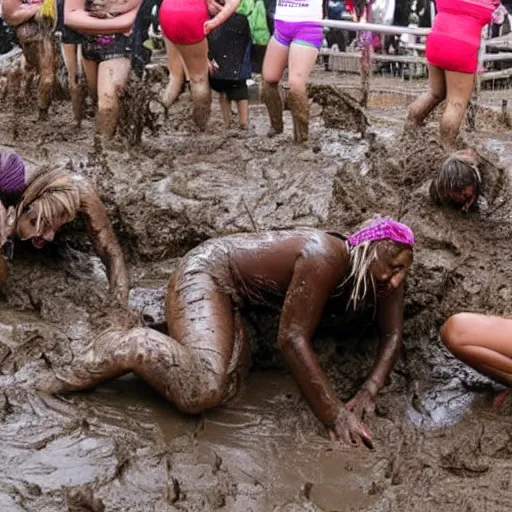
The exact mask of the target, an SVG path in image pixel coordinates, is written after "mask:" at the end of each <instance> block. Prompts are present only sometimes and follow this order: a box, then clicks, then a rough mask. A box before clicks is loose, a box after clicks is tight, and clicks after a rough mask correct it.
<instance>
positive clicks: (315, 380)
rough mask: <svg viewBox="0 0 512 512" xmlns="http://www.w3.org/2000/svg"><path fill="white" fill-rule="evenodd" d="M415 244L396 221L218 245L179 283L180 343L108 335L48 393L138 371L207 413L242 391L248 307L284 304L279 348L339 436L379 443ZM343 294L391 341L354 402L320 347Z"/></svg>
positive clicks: (147, 332)
mask: <svg viewBox="0 0 512 512" xmlns="http://www.w3.org/2000/svg"><path fill="white" fill-rule="evenodd" d="M413 244H414V236H413V234H412V232H411V230H410V229H409V228H408V227H407V226H405V225H403V224H400V223H398V222H395V221H392V220H390V219H379V220H377V221H374V222H373V223H371V224H370V225H369V226H368V227H366V228H364V229H361V230H360V231H358V232H357V233H355V234H354V235H352V236H350V237H348V238H347V237H345V236H343V235H339V234H335V233H325V232H322V231H318V230H314V229H296V230H292V231H277V232H267V233H260V234H242V235H234V236H228V237H224V238H219V239H216V240H210V241H207V242H205V243H203V244H202V245H200V246H199V247H197V248H195V249H194V250H192V251H190V252H189V253H188V254H187V255H186V256H185V257H184V258H183V259H182V260H181V262H180V264H179V266H178V269H177V271H176V272H175V274H174V275H173V276H172V278H171V280H170V284H169V288H168V295H167V302H166V313H167V322H168V328H169V335H170V337H169V336H165V335H164V334H161V333H159V332H157V331H154V330H152V329H149V328H135V329H131V330H126V329H125V330H110V331H106V332H104V333H103V334H101V335H100V336H99V337H98V338H97V339H96V340H95V342H94V343H93V345H92V348H90V349H88V352H87V354H86V357H85V360H81V361H80V362H78V359H79V358H76V359H75V360H76V361H77V363H76V364H74V365H73V367H71V368H70V369H67V370H65V371H64V373H60V374H57V375H56V376H55V378H53V377H51V378H50V379H51V382H50V383H49V382H48V381H46V384H45V385H44V386H41V387H42V388H44V389H45V390H46V391H51V392H62V391H71V390H78V389H84V388H88V387H91V386H94V385H96V384H98V383H100V382H102V381H103V380H105V379H110V378H114V377H118V376H120V375H122V374H125V373H128V372H130V371H133V372H135V373H136V374H137V375H139V376H140V377H141V378H143V379H144V380H146V381H147V382H149V383H150V384H151V385H152V386H154V387H155V388H156V389H157V390H158V391H159V392H160V393H162V395H164V396H165V397H166V398H167V399H168V400H170V401H171V402H173V403H175V404H176V405H177V406H178V407H179V408H180V409H181V410H182V411H184V412H187V413H192V414H195V413H200V412H202V411H204V410H206V409H210V408H212V407H216V406H219V405H221V404H224V403H226V402H227V401H228V400H229V399H231V398H233V397H234V396H235V395H236V393H237V391H238V390H239V389H240V386H241V380H242V377H243V373H244V372H243V371H244V368H245V367H246V363H247V357H248V351H249V346H248V341H247V338H246V332H245V326H244V320H243V317H242V306H243V305H244V304H258V303H259V304H263V305H274V306H278V307H282V311H281V319H280V324H279V332H278V345H279V348H280V349H281V352H282V354H283V356H284V358H285V360H286V362H287V364H288V366H289V368H290V371H291V372H292V374H293V376H294V378H295V380H296V381H297V384H298V386H299V388H300V389H301V391H302V393H303V395H304V397H305V398H306V400H307V402H308V403H309V405H310V407H311V408H312V409H313V412H314V413H315V414H316V416H317V418H318V419H319V420H320V421H321V422H322V423H323V424H324V425H325V426H326V427H327V429H328V431H329V437H330V438H331V439H332V440H336V439H339V440H343V441H345V442H349V443H350V442H352V443H356V444H359V443H360V441H361V440H363V441H364V442H366V443H369V444H371V442H372V440H371V437H370V434H369V432H368V431H367V429H366V428H365V427H364V426H363V424H362V419H363V417H364V416H365V415H366V414H367V413H370V412H372V411H373V409H374V400H375V397H376V395H377V392H378V391H379V390H380V389H381V388H382V387H383V386H384V384H385V383H386V379H387V378H388V376H389V374H390V372H391V369H392V368H393V365H394V363H395V361H396V359H397V357H398V353H399V350H400V346H401V342H402V327H403V300H404V278H405V276H406V274H407V272H408V270H409V267H410V265H411V262H412V258H413V251H412V247H413ZM336 299H337V300H340V301H343V300H344V299H345V305H347V304H348V305H349V306H351V307H353V308H354V309H358V308H359V307H361V306H362V305H363V303H365V301H366V300H367V299H369V300H374V301H375V305H376V306H377V322H378V328H379V332H380V340H381V341H380V348H379V353H378V357H377V360H376V361H375V364H374V366H373V369H372V371H371V372H370V375H369V376H368V378H367V379H366V381H365V383H364V385H363V387H362V388H361V390H360V391H359V392H358V393H357V394H356V395H355V397H354V398H352V400H351V401H350V402H348V403H347V404H346V405H345V406H344V405H343V404H342V403H341V401H340V400H339V398H338V397H337V396H336V393H335V392H334V390H333V388H332V386H331V384H330V383H329V381H328V379H327V376H326V374H325V373H324V371H323V370H322V368H321V367H320V364H319V361H318V359H317V357H316V355H315V353H314V352H313V350H312V347H311V343H312V340H313V337H314V335H315V331H316V329H317V327H318V324H319V322H320V319H321V316H322V313H323V311H324V308H325V307H326V305H327V303H328V302H330V301H334V300H336ZM347 301H348V302H347ZM338 307H340V306H339V305H338Z"/></svg>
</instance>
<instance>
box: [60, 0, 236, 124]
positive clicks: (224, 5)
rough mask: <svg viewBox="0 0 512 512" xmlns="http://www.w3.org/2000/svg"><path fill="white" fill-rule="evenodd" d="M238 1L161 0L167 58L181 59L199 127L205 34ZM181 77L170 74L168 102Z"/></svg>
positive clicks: (203, 114) (205, 91) (204, 98)
mask: <svg viewBox="0 0 512 512" xmlns="http://www.w3.org/2000/svg"><path fill="white" fill-rule="evenodd" d="M68 1H69V0H68ZM239 4H240V0H224V1H222V2H216V1H214V0H208V1H207V0H163V2H162V5H161V7H160V13H159V17H160V27H161V28H162V32H163V33H164V36H165V38H166V39H167V40H168V41H170V42H171V43H172V45H167V48H168V49H170V50H172V51H173V53H174V55H172V56H171V57H170V58H173V59H174V61H175V62H176V63H177V64H178V61H177V57H178V55H179V56H181V59H182V60H183V66H184V69H186V71H187V74H188V78H189V87H190V95H191V97H192V103H193V112H192V117H193V119H194V123H195V124H196V126H197V127H198V128H199V129H200V130H205V129H206V124H207V122H208V119H209V118H210V110H211V100H212V95H211V90H210V85H209V83H208V41H207V39H206V36H207V35H208V34H209V33H210V32H211V31H212V30H215V29H216V28H217V27H219V26H220V25H222V23H224V22H225V21H226V20H227V19H228V18H229V17H230V16H231V15H232V14H233V13H234V12H235V11H236V10H237V8H238V6H239ZM211 16H212V17H211ZM210 17H211V19H210ZM178 65H179V64H178ZM181 77H182V75H181V73H179V74H178V75H177V76H173V75H172V74H171V76H170V80H171V82H170V85H169V86H168V90H169V91H172V93H171V94H169V95H168V96H167V98H166V103H167V104H171V103H172V102H173V101H175V99H176V98H177V97H178V95H179V91H180V90H181V84H180V83H179V82H178V81H177V80H176V79H178V80H179V79H180V78H181Z"/></svg>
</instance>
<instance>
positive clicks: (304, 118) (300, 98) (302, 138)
mask: <svg viewBox="0 0 512 512" xmlns="http://www.w3.org/2000/svg"><path fill="white" fill-rule="evenodd" d="M288 104H289V105H290V110H291V111H292V116H293V140H294V141H295V142H298V143H302V142H306V141H307V140H308V132H309V101H308V97H307V94H306V93H305V92H304V93H296V92H294V91H291V90H290V91H289V92H288Z"/></svg>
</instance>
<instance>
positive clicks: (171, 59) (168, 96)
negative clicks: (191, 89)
mask: <svg viewBox="0 0 512 512" xmlns="http://www.w3.org/2000/svg"><path fill="white" fill-rule="evenodd" d="M165 47H166V49H167V59H168V64H167V66H168V68H169V83H168V84H167V87H166V88H165V89H164V91H163V92H162V103H163V104H164V105H165V106H166V107H170V106H171V105H172V104H173V103H174V102H175V101H176V100H177V99H178V97H179V95H180V94H181V92H182V90H183V83H184V81H185V65H184V63H183V60H182V58H181V55H180V54H179V52H178V50H177V48H176V46H174V45H173V44H172V43H171V42H170V41H169V40H168V39H165Z"/></svg>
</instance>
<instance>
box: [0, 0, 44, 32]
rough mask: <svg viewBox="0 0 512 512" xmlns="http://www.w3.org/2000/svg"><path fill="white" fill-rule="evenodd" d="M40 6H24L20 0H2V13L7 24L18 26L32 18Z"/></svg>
mask: <svg viewBox="0 0 512 512" xmlns="http://www.w3.org/2000/svg"><path fill="white" fill-rule="evenodd" d="M40 8H41V6H40V5H30V6H26V5H24V4H22V3H21V2H20V0H3V2H2V15H3V18H4V20H5V21H6V23H7V24H8V25H10V26H11V27H18V26H20V25H21V24H23V23H25V22H26V21H28V20H30V19H31V18H33V17H34V16H35V15H36V14H37V13H38V12H39V9H40Z"/></svg>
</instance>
